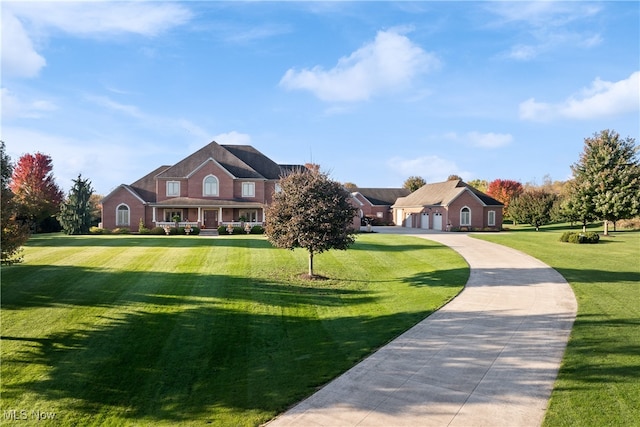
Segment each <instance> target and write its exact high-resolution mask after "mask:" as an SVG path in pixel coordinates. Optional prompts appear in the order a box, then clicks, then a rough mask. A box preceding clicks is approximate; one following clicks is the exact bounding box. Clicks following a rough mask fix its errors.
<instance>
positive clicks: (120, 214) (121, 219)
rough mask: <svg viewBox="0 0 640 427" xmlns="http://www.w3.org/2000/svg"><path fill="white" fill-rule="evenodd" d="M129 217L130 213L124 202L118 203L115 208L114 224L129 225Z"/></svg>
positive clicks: (119, 225)
mask: <svg viewBox="0 0 640 427" xmlns="http://www.w3.org/2000/svg"><path fill="white" fill-rule="evenodd" d="M130 218H131V215H130V210H129V206H127V205H124V204H123V205H118V207H117V208H116V226H118V227H123V226H126V227H128V226H129V225H130Z"/></svg>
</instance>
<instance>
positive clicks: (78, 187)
mask: <svg viewBox="0 0 640 427" xmlns="http://www.w3.org/2000/svg"><path fill="white" fill-rule="evenodd" d="M92 193H93V188H91V181H89V180H88V179H82V176H81V175H78V178H77V179H74V180H73V187H71V190H69V196H68V197H67V198H66V199H65V200H64V201H63V202H62V203H61V204H60V213H59V214H58V221H60V225H62V229H63V230H64V232H65V233H67V234H88V233H89V228H90V227H91V220H92V210H93V206H92V204H91V194H92Z"/></svg>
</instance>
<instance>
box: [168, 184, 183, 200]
mask: <svg viewBox="0 0 640 427" xmlns="http://www.w3.org/2000/svg"><path fill="white" fill-rule="evenodd" d="M179 196H180V181H167V197H179Z"/></svg>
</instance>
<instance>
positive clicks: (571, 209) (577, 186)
mask: <svg viewBox="0 0 640 427" xmlns="http://www.w3.org/2000/svg"><path fill="white" fill-rule="evenodd" d="M566 188H567V190H568V194H567V195H565V196H564V198H563V200H562V202H561V205H560V213H561V216H562V217H563V218H564V219H565V220H567V221H571V222H572V223H574V222H580V223H581V224H582V231H584V232H586V231H587V224H588V223H590V222H592V221H595V220H596V219H597V216H596V211H595V207H594V205H593V203H592V202H591V192H590V191H589V189H588V185H586V183H585V182H578V181H577V180H575V179H573V180H571V181H568V182H567V184H566Z"/></svg>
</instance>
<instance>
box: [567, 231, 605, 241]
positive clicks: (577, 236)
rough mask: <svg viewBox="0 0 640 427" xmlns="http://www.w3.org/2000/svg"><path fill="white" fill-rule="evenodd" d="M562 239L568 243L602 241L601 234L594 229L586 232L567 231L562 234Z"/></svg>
mask: <svg viewBox="0 0 640 427" xmlns="http://www.w3.org/2000/svg"><path fill="white" fill-rule="evenodd" d="M560 241H561V242H568V243H598V242H599V241H600V235H599V234H598V233H594V232H593V231H587V232H586V233H582V232H577V231H566V232H564V233H562V236H560Z"/></svg>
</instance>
